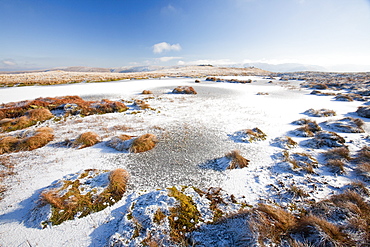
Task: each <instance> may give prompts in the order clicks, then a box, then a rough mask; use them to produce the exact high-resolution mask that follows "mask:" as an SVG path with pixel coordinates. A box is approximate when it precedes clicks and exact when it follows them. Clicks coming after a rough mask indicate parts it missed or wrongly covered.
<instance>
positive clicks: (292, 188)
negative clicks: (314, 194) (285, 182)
mask: <svg viewBox="0 0 370 247" xmlns="http://www.w3.org/2000/svg"><path fill="white" fill-rule="evenodd" d="M288 190H289V192H290V193H292V194H293V195H294V196H297V197H301V198H302V197H308V196H309V194H308V193H307V192H306V191H305V190H304V189H302V188H300V187H298V186H296V185H294V184H292V185H291V186H290V187H289V189H288Z"/></svg>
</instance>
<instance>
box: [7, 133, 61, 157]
mask: <svg viewBox="0 0 370 247" xmlns="http://www.w3.org/2000/svg"><path fill="white" fill-rule="evenodd" d="M53 139H54V135H53V129H52V128H49V127H43V128H39V129H36V130H35V131H34V133H33V135H32V136H28V137H24V138H17V137H15V136H5V137H2V138H1V139H0V154H4V153H12V152H19V151H31V150H34V149H37V148H40V147H43V146H45V145H46V144H48V143H49V142H50V141H52V140H53Z"/></svg>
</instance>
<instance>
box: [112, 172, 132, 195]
mask: <svg viewBox="0 0 370 247" xmlns="http://www.w3.org/2000/svg"><path fill="white" fill-rule="evenodd" d="M128 179H129V174H128V172H127V171H126V170H125V169H122V168H117V169H115V170H113V171H111V173H110V174H109V186H108V189H107V190H108V191H109V193H111V194H114V196H115V197H117V196H120V195H123V193H125V191H126V186H127V183H128Z"/></svg>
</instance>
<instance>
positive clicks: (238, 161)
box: [226, 150, 249, 169]
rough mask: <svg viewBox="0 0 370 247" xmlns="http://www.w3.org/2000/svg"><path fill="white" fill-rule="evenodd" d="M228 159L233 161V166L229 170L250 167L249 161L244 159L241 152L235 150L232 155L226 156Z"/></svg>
mask: <svg viewBox="0 0 370 247" xmlns="http://www.w3.org/2000/svg"><path fill="white" fill-rule="evenodd" d="M226 157H227V158H229V159H231V164H230V165H229V167H227V169H236V168H244V167H248V164H249V160H247V159H246V158H244V157H243V156H242V155H241V154H240V151H239V150H233V151H231V152H230V153H228V154H226Z"/></svg>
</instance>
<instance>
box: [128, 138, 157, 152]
mask: <svg viewBox="0 0 370 247" xmlns="http://www.w3.org/2000/svg"><path fill="white" fill-rule="evenodd" d="M157 142H158V140H157V137H156V136H155V135H153V134H144V135H142V136H139V137H138V138H135V139H134V140H133V142H132V145H131V147H130V152H132V153H141V152H146V151H149V150H151V149H153V148H154V147H155V145H156V144H157Z"/></svg>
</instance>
